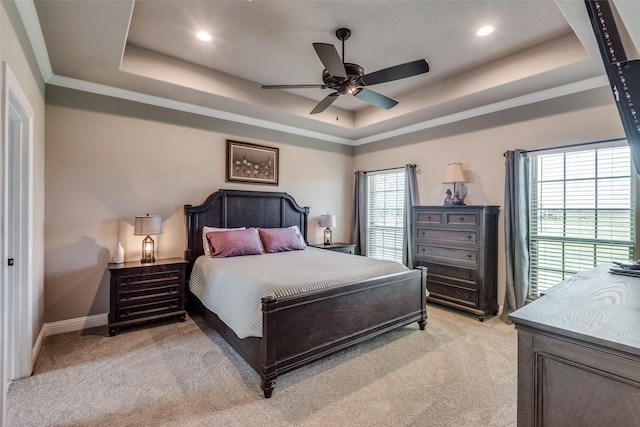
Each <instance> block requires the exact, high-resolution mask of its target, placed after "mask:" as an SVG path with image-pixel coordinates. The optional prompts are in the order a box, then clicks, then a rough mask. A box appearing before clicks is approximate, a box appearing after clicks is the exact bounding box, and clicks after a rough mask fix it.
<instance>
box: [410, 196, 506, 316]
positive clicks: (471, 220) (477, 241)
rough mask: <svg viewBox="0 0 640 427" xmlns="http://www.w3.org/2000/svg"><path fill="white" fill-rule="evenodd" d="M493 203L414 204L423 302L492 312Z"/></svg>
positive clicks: (495, 272)
mask: <svg viewBox="0 0 640 427" xmlns="http://www.w3.org/2000/svg"><path fill="white" fill-rule="evenodd" d="M499 213H500V208H499V207H498V206H465V205H453V206H414V207H413V238H414V245H413V251H414V257H413V259H414V265H413V267H414V268H415V267H419V266H424V267H427V269H428V272H429V274H428V276H427V289H428V290H429V297H428V301H430V302H435V303H438V304H443V305H447V306H449V307H454V308H457V309H460V310H465V311H468V312H470V313H473V314H475V315H477V316H478V319H479V320H480V321H483V320H484V319H485V316H486V315H487V314H490V313H491V314H496V313H497V311H498V301H497V287H498V253H497V251H498V216H499Z"/></svg>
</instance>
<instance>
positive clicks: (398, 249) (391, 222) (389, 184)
mask: <svg viewBox="0 0 640 427" xmlns="http://www.w3.org/2000/svg"><path fill="white" fill-rule="evenodd" d="M367 193H368V200H367V218H368V222H367V226H368V227H367V229H368V230H367V233H368V238H369V241H368V242H369V243H368V248H367V249H368V254H369V256H370V257H372V258H379V259H388V260H393V261H398V262H402V240H403V239H402V238H403V234H404V169H394V170H391V171H385V172H378V173H368V174H367Z"/></svg>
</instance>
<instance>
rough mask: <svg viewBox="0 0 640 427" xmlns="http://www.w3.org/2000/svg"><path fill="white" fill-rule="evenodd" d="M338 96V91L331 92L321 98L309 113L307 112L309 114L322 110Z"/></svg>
mask: <svg viewBox="0 0 640 427" xmlns="http://www.w3.org/2000/svg"><path fill="white" fill-rule="evenodd" d="M338 96H340V94H339V93H338V92H333V93H332V94H329V95H327V97H326V98H325V99H323V100H322V101H320V102H319V103H318V105H316V108H314V109H313V110H311V113H309V114H318V113H322V112H323V111H324V110H326V109H327V107H328V106H329V105H331V104H333V101H335V100H336V99H338Z"/></svg>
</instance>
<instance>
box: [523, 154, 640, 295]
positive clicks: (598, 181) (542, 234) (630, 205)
mask: <svg viewBox="0 0 640 427" xmlns="http://www.w3.org/2000/svg"><path fill="white" fill-rule="evenodd" d="M530 161H531V164H530V173H531V179H530V182H531V210H530V216H531V218H530V224H531V225H530V227H531V229H530V245H531V247H530V250H531V287H530V297H533V298H535V297H537V296H539V295H540V294H541V293H544V291H545V290H546V289H548V288H549V287H551V286H553V285H555V284H556V283H558V282H560V281H562V280H564V279H566V278H567V277H569V276H571V275H573V274H575V273H577V272H579V271H581V270H586V269H590V268H593V267H594V266H596V265H598V264H603V263H610V262H611V261H613V260H627V259H635V256H634V253H635V243H634V242H635V196H634V195H635V173H634V172H633V171H634V169H633V165H632V162H631V158H630V153H629V147H628V146H627V145H626V144H625V145H624V146H615V147H611V146H608V147H607V146H600V147H599V148H591V149H588V150H583V151H573V152H564V153H557V152H556V153H553V154H540V155H533V156H530Z"/></svg>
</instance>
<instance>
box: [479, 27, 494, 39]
mask: <svg viewBox="0 0 640 427" xmlns="http://www.w3.org/2000/svg"><path fill="white" fill-rule="evenodd" d="M493 30H494V28H493V27H492V26H491V25H485V26H484V27H481V28H480V29H479V30H478V31H477V32H476V35H477V36H478V37H484V36H488V35H489V34H491V33H493Z"/></svg>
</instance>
